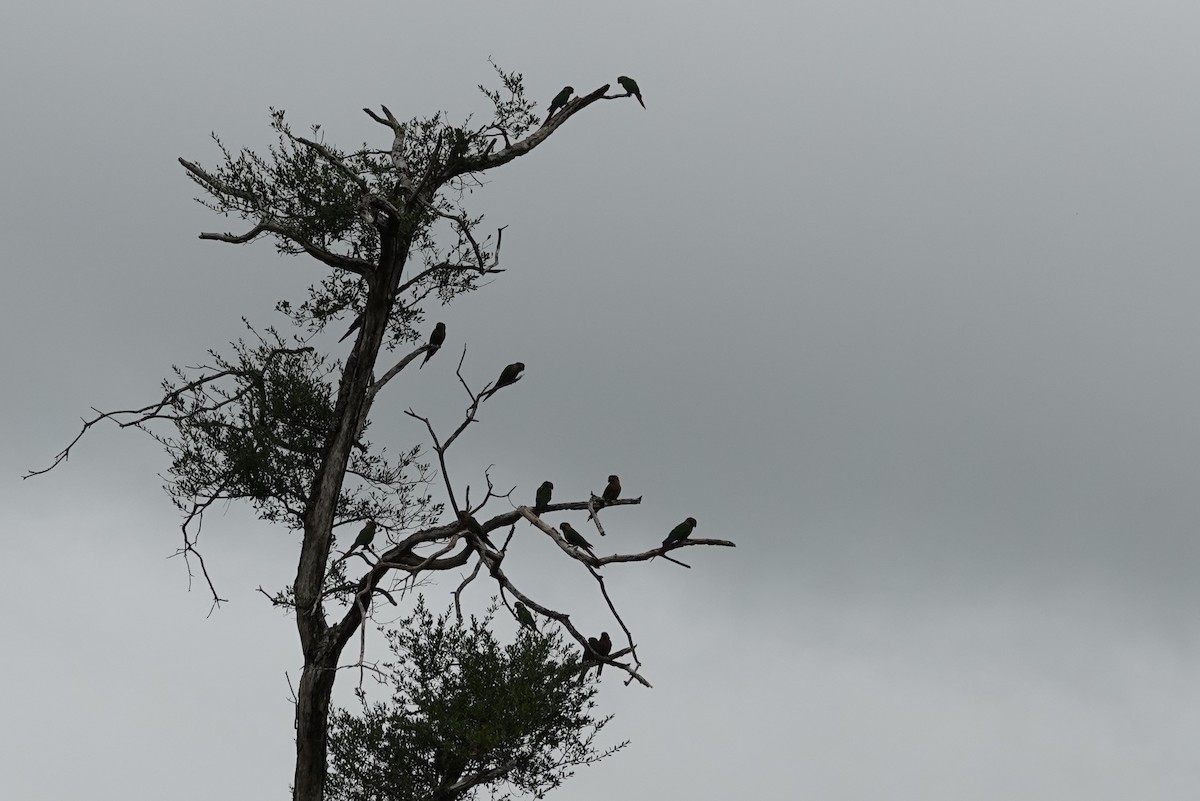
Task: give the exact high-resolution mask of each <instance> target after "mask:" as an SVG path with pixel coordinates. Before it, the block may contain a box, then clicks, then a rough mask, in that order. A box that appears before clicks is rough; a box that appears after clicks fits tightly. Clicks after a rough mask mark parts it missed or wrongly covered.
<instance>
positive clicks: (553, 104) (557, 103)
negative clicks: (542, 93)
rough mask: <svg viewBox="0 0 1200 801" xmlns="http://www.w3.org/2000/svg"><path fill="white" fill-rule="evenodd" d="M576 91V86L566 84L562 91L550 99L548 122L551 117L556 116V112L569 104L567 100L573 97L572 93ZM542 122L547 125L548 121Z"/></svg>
mask: <svg viewBox="0 0 1200 801" xmlns="http://www.w3.org/2000/svg"><path fill="white" fill-rule="evenodd" d="M574 92H575V87H573V86H564V87H563V89H562V91H561V92H559V93H558V94H556V95H555V96H554V99H553V100H551V101H550V113H549V114H547V115H546V122H550V118H551V117H553V116H554V112H556V111H558V110H559V109H560V108H562V107H563V106H565V105H567V101H569V100H570V99H571V95H572V94H574ZM542 124H543V125H545V124H546V123H545V122H544V123H542Z"/></svg>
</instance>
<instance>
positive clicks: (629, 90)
mask: <svg viewBox="0 0 1200 801" xmlns="http://www.w3.org/2000/svg"><path fill="white" fill-rule="evenodd" d="M617 83H619V84H621V88H622V89H624V90H625V97H629V96H630V95H632V96H633V97H636V98H637V102H638V103H639V104H640V105H641V107H642V108H645V107H646V102H645V101H644V100H642V90H641V89H640V88H639V87H638V85H637V81H635V80H634V79H633V78H630V77H629V76H628V75H622V76H621V77H619V78H617ZM573 94H575V87H574V86H564V87H563V88H562V91H561V92H559V93H558V94H556V95H555V96H554V99H553V100H551V101H550V113H549V114H547V115H546V122H549V121H550V118H551V117H553V116H554V112H556V111H558V110H559V109H560V108H563V107H564V106H566V105H567V103H569V102H571V95H573Z"/></svg>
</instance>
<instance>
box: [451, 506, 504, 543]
mask: <svg viewBox="0 0 1200 801" xmlns="http://www.w3.org/2000/svg"><path fill="white" fill-rule="evenodd" d="M458 522H459V523H461V524H462V527H463V528H465V529H466V530H467V531H469V532H471V533H472V534H474V535H475V536H476V537H479V539H481V540H483V541H484V542H486V543H487V544H488V547H490V548H492V549H493V550H495V548H496V546H495V545H493V544H492V541H491V540H490V539H488V535H487V532H486V531H484V530H483V526H481V525H479V521H478V520H476V519H475V518H474V517H473V516H472V515H471V514H470V513H468V512H459V513H458Z"/></svg>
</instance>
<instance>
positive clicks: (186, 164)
mask: <svg viewBox="0 0 1200 801" xmlns="http://www.w3.org/2000/svg"><path fill="white" fill-rule="evenodd" d="M179 163H180V164H182V165H183V168H184V169H185V170H187V171H188V172H189V173H191V174H192V176H193V178H194V179H195V180H197V181H198V182H199V183H200V184H202V185H203V186H205V187H206V188H207V189H209V190H210V191H211V192H212V193H213V194H215V195H232V196H233V197H236V198H239V199H241V200H244V201H246V202H247V203H257V202H258V198H257V197H255V196H254V195H253V194H251V193H250V192H246V191H244V190H242V189H238V188H236V187H233V186H230V185H229V184H227V183H225V182H224V181H222V180H221V179H220V178H217V177H216V176H214V175H210V174H209V173H208V172H205V170H204V169H203V168H202V167H200V166H199V165H197V164H193V163H192V162H190V161H188V160H187V159H185V158H180V159H179Z"/></svg>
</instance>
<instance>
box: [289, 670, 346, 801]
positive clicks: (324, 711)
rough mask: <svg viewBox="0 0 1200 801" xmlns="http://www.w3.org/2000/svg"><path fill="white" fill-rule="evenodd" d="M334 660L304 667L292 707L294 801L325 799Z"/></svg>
mask: <svg viewBox="0 0 1200 801" xmlns="http://www.w3.org/2000/svg"><path fill="white" fill-rule="evenodd" d="M336 662H337V660H336V659H334V660H331V662H330V664H312V665H305V667H304V672H303V673H302V674H301V676H300V688H299V691H298V701H297V703H296V777H295V784H294V785H293V787H292V798H293V799H295V801H322V799H324V797H325V771H326V759H327V755H326V751H327V748H328V737H329V699H330V696H331V695H332V693H333V680H334V677H335V676H336V675H337V672H336V668H337V664H336Z"/></svg>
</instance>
